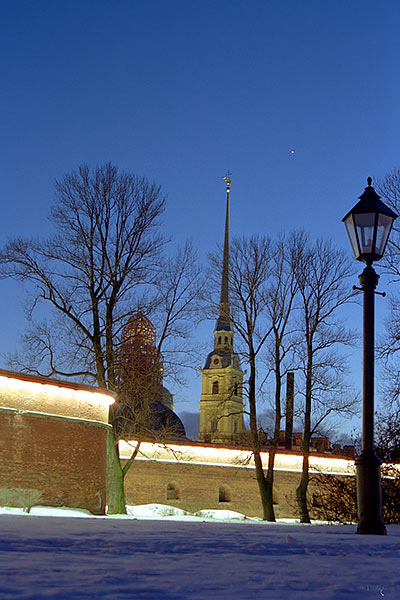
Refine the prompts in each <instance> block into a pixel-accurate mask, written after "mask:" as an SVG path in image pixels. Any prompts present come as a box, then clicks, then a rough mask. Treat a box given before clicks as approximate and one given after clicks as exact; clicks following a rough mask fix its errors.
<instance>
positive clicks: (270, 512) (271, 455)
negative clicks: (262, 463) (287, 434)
mask: <svg viewBox="0 0 400 600" xmlns="http://www.w3.org/2000/svg"><path fill="white" fill-rule="evenodd" d="M275 453H276V450H275V448H270V449H269V451H268V471H267V477H266V478H265V485H266V488H267V507H266V508H267V511H266V513H267V516H266V520H267V521H273V522H275V521H276V518H275V511H274V463H275Z"/></svg>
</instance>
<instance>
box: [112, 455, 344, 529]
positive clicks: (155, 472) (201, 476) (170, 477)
mask: <svg viewBox="0 0 400 600" xmlns="http://www.w3.org/2000/svg"><path fill="white" fill-rule="evenodd" d="M153 447H154V448H155V445H154V446H153ZM177 448H178V446H177ZM121 449H122V455H124V453H125V451H126V450H125V449H124V447H123V446H122V448H121ZM151 450H152V448H151V445H150V444H149V445H148V446H147V445H145V447H144V449H143V453H142V457H141V459H140V458H139V459H135V461H134V462H133V464H132V466H131V467H130V469H129V471H128V473H127V475H126V477H125V494H126V502H127V504H128V505H129V504H132V505H135V504H148V503H160V504H168V505H171V506H176V507H178V508H181V509H183V510H186V511H188V512H197V511H199V510H202V509H228V510H233V511H237V512H240V513H242V514H245V515H247V516H258V517H262V507H261V501H260V495H259V491H258V485H257V481H256V477H255V469H254V467H253V466H252V465H251V464H249V465H248V466H245V464H244V463H243V462H241V463H240V462H239V463H238V462H237V463H236V464H233V463H234V462H235V461H233V460H232V464H228V462H227V458H228V457H229V454H230V453H232V456H234V455H235V456H237V453H238V451H237V450H226V451H224V449H221V455H222V456H223V457H225V462H224V464H218V463H217V462H214V463H213V464H212V463H211V462H210V463H209V464H207V462H206V461H205V457H206V455H207V454H208V455H210V454H211V452H210V449H207V452H205V451H204V448H201V447H200V448H195V447H194V448H193V447H192V448H190V447H185V446H181V452H177V449H176V448H174V452H173V454H171V452H169V453H168V450H166V449H165V448H164V450H163V449H162V448H161V447H159V448H158V450H155V451H154V455H155V456H156V458H154V457H152V455H151ZM212 450H213V451H214V452H215V454H216V455H217V456H218V454H219V451H218V449H212ZM196 454H197V459H199V458H201V459H202V462H201V461H200V460H198V461H197V462H196V460H195V458H196ZM246 454H248V453H246ZM145 456H146V458H145ZM160 456H161V457H162V458H161V457H160ZM167 456H169V458H167ZM277 458H278V457H277ZM291 458H292V460H291V462H289V459H290V456H289V455H281V457H280V459H279V460H277V464H278V465H279V464H282V463H284V464H285V463H286V464H287V465H290V466H291V467H292V468H289V467H288V466H287V467H286V468H278V469H277V470H276V471H275V484H274V502H275V507H274V508H275V515H276V517H277V518H298V512H297V507H296V501H295V489H296V487H297V485H298V484H299V481H300V475H301V474H300V469H301V467H300V468H299V465H298V463H299V460H300V457H299V456H298V455H292V456H291ZM313 458H314V462H315V464H314V466H313V470H314V471H317V470H318V471H320V472H322V471H324V472H330V473H332V474H334V473H335V468H336V474H337V472H338V470H339V472H340V473H341V474H342V475H343V476H349V475H350V476H353V475H354V466H353V465H352V464H351V461H347V463H348V465H347V467H348V468H346V469H344V468H343V470H341V471H340V469H338V466H339V467H343V463H342V459H339V460H337V459H335V458H320V460H319V462H321V465H319V464H318V457H313ZM188 459H189V460H188ZM329 463H331V464H329ZM264 464H266V462H265V460H264ZM321 467H322V468H321ZM328 467H330V468H328ZM171 484H172V486H173V487H175V488H176V490H177V493H178V496H179V497H178V498H177V499H173V498H170V497H169V494H170V492H169V491H168V487H169V486H171ZM221 487H224V488H225V489H226V490H227V491H228V494H229V501H228V502H221V501H220V494H219V492H220V488H221ZM313 494H316V497H318V496H319V490H318V489H317V488H316V487H315V486H314V482H313V479H312V478H311V481H310V485H309V495H310V497H312V495H313ZM311 515H312V512H311Z"/></svg>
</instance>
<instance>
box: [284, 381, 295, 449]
mask: <svg viewBox="0 0 400 600" xmlns="http://www.w3.org/2000/svg"><path fill="white" fill-rule="evenodd" d="M293 408H294V373H293V372H292V371H290V372H289V373H288V374H287V375H286V425H285V449H286V450H292V449H293Z"/></svg>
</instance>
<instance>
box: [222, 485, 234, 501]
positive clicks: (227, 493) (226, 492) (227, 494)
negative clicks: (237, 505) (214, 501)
mask: <svg viewBox="0 0 400 600" xmlns="http://www.w3.org/2000/svg"><path fill="white" fill-rule="evenodd" d="M219 501H220V502H231V501H232V493H231V489H230V487H229V486H227V485H221V487H220V488H219Z"/></svg>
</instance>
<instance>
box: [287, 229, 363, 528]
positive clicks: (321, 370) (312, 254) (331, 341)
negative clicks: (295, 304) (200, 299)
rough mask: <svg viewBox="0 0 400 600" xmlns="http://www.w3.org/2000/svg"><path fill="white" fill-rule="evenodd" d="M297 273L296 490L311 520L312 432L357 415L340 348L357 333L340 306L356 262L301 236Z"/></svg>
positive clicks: (346, 296) (348, 295) (303, 515)
mask: <svg viewBox="0 0 400 600" xmlns="http://www.w3.org/2000/svg"><path fill="white" fill-rule="evenodd" d="M297 249H298V255H297V258H296V260H295V263H294V264H295V274H296V280H297V285H298V294H299V298H300V306H301V308H300V312H299V331H300V335H301V343H300V344H299V346H298V356H299V360H300V362H301V365H302V373H303V381H304V384H303V386H304V387H303V388H302V393H303V399H304V405H303V419H304V432H303V446H302V452H303V466H302V476H301V480H300V483H299V486H298V487H297V490H296V496H297V503H298V507H299V512H300V520H301V522H302V523H310V516H309V511H308V506H307V488H308V482H309V455H310V443H311V436H312V435H313V433H314V432H316V431H318V428H319V427H320V425H321V423H322V422H323V420H324V419H325V418H326V417H328V416H329V415H332V414H334V413H342V414H343V413H347V414H353V413H354V406H355V402H356V396H355V394H353V393H352V392H351V391H349V388H348V386H347V385H346V383H345V381H344V375H345V374H346V360H345V357H344V356H343V354H342V352H341V350H342V348H343V346H344V345H348V344H350V343H352V341H353V340H354V334H352V332H351V331H349V330H348V329H347V328H346V327H345V326H344V325H343V323H342V321H341V320H340V313H339V309H340V308H341V307H342V306H343V305H344V304H346V303H347V302H349V300H350V299H351V298H352V297H353V296H354V292H353V289H352V281H351V280H350V279H349V278H350V276H352V275H353V274H354V266H353V264H352V263H351V262H350V259H349V258H348V257H347V256H346V255H345V254H344V253H343V252H342V251H340V250H337V249H336V248H335V247H334V246H333V245H332V244H331V243H330V242H327V241H323V240H318V241H317V242H315V243H311V242H310V241H309V239H308V238H307V236H305V235H304V234H303V233H300V234H299V239H298V243H297Z"/></svg>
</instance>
